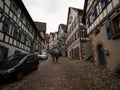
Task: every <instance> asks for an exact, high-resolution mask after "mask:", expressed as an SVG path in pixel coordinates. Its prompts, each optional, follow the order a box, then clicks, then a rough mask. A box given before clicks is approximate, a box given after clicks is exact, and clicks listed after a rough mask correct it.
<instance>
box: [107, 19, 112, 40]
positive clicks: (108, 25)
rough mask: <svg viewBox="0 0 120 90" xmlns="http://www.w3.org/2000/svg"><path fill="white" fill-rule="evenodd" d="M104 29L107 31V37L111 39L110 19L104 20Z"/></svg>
mask: <svg viewBox="0 0 120 90" xmlns="http://www.w3.org/2000/svg"><path fill="white" fill-rule="evenodd" d="M106 31H107V37H108V39H111V38H112V28H111V23H110V21H107V22H106Z"/></svg>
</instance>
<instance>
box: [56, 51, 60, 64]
mask: <svg viewBox="0 0 120 90" xmlns="http://www.w3.org/2000/svg"><path fill="white" fill-rule="evenodd" d="M55 58H56V63H58V59H59V53H58V52H55Z"/></svg>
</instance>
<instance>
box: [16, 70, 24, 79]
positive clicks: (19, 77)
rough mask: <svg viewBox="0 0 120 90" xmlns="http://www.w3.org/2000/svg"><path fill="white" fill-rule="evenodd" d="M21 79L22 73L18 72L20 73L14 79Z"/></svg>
mask: <svg viewBox="0 0 120 90" xmlns="http://www.w3.org/2000/svg"><path fill="white" fill-rule="evenodd" d="M22 77H23V72H22V71H20V72H19V73H18V74H17V76H16V79H17V80H21V79H22Z"/></svg>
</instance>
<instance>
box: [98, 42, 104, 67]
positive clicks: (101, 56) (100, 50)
mask: <svg viewBox="0 0 120 90" xmlns="http://www.w3.org/2000/svg"><path fill="white" fill-rule="evenodd" d="M97 49H98V57H99V62H100V64H101V65H105V55H104V49H103V46H102V45H101V44H99V45H98V46H97Z"/></svg>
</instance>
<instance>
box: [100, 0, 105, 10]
mask: <svg viewBox="0 0 120 90" xmlns="http://www.w3.org/2000/svg"><path fill="white" fill-rule="evenodd" d="M100 3H101V8H102V9H104V7H105V0H100Z"/></svg>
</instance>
